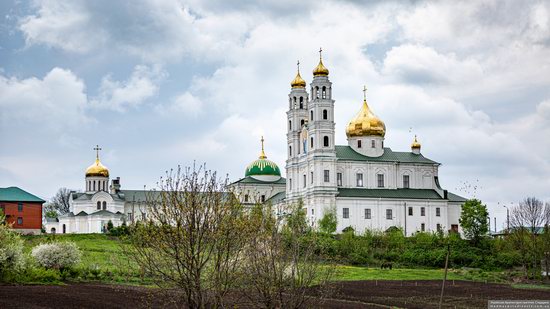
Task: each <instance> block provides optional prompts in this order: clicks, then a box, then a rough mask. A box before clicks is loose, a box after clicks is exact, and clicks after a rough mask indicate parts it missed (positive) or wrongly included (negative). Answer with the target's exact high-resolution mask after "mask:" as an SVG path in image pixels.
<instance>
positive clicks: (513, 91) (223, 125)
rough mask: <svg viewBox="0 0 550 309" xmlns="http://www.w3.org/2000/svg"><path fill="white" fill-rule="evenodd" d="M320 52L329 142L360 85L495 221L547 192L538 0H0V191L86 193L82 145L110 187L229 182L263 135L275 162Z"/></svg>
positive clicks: (547, 29)
mask: <svg viewBox="0 0 550 309" xmlns="http://www.w3.org/2000/svg"><path fill="white" fill-rule="evenodd" d="M320 47H322V48H323V61H324V64H325V65H326V66H327V67H328V69H329V70H330V76H329V78H330V80H331V81H332V82H333V98H334V99H335V100H336V102H335V121H336V143H337V144H340V145H345V144H347V141H346V135H345V126H346V124H347V123H348V122H349V120H350V119H351V118H352V117H353V116H354V115H355V113H356V112H357V111H358V110H359V109H360V107H361V103H362V97H363V92H362V88H363V85H366V86H367V88H368V91H367V100H368V102H369V105H370V107H371V108H372V110H373V111H374V113H375V114H376V115H378V116H379V117H380V118H381V119H382V120H383V121H384V122H385V124H386V140H385V145H386V146H388V147H391V148H392V149H393V150H395V151H409V150H410V144H411V142H412V139H413V136H414V135H415V134H416V135H418V139H419V141H420V142H421V144H422V153H423V154H424V155H425V156H426V157H428V158H430V159H433V160H435V161H437V162H440V163H441V164H442V165H441V166H440V169H439V178H440V183H441V185H442V186H443V187H444V188H446V189H448V190H450V191H452V192H455V193H457V194H460V195H463V196H466V197H477V198H479V199H481V200H482V201H483V202H485V203H486V204H487V205H488V207H489V210H490V212H491V216H492V217H497V220H498V221H497V226H498V227H499V228H501V227H502V225H503V223H504V217H505V209H504V207H503V206H502V205H512V203H514V204H515V205H517V204H518V202H519V201H520V200H522V199H523V198H525V197H528V196H536V197H538V198H540V199H542V200H545V201H550V2H548V1H467V2H466V1H464V2H463V1H430V2H424V1H411V2H406V1H396V2H391V1H324V0H311V1H309V0H304V1H288V0H274V1H269V0H260V1H252V0H241V1H222V0H211V1H204V0H189V1H186V0H142V1H110V0H97V1H79V0H74V1H50V0H37V1H19V0H15V1H14V0H12V1H9V0H8V1H1V2H0V145H1V147H0V187H6V186H18V187H21V188H23V189H24V190H27V191H29V192H31V193H34V194H36V195H38V196H40V197H42V198H45V199H48V198H50V197H51V196H53V195H54V194H55V192H56V191H57V189H58V188H60V187H67V188H71V189H75V190H83V189H84V171H85V169H86V168H87V167H88V166H89V165H90V164H92V163H93V161H94V159H95V152H94V150H93V148H94V147H95V145H96V144H98V145H100V147H101V148H102V149H103V150H102V151H101V153H100V156H101V161H102V163H103V164H104V165H106V166H107V167H108V168H109V170H110V173H111V178H113V177H117V176H118V177H121V184H122V187H123V188H125V189H141V188H143V187H144V186H147V187H148V188H151V187H154V186H155V183H156V181H157V180H158V179H159V177H160V176H162V175H163V174H164V172H165V171H166V170H169V169H170V168H175V167H177V166H178V165H182V166H189V165H192V164H193V163H194V162H197V163H206V165H207V167H208V168H210V169H213V170H216V171H218V173H219V175H221V176H225V175H227V176H228V177H229V179H230V180H237V179H239V178H240V177H242V176H243V175H244V169H245V167H246V166H247V165H248V163H250V162H251V161H253V160H254V159H256V158H257V156H258V155H259V150H260V141H259V140H260V137H261V136H262V135H263V136H265V139H266V145H265V146H266V153H267V156H268V158H269V159H270V160H273V161H274V162H276V163H277V164H278V165H279V167H281V169H282V170H283V171H284V165H285V159H286V114H285V113H286V108H287V106H288V104H287V102H288V101H287V100H288V98H287V95H288V93H289V91H290V81H291V80H292V79H293V78H294V76H295V74H296V61H297V60H299V61H300V63H301V64H300V66H301V72H302V77H304V79H305V80H306V81H307V82H308V83H309V82H311V80H312V73H311V71H312V69H313V68H314V67H315V66H316V64H317V62H318V57H319V54H318V50H319V48H320ZM491 224H493V221H492V220H491Z"/></svg>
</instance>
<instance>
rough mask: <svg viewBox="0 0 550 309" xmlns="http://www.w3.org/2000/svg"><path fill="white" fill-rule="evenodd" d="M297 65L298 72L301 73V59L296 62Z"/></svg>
mask: <svg viewBox="0 0 550 309" xmlns="http://www.w3.org/2000/svg"><path fill="white" fill-rule="evenodd" d="M296 66H297V67H298V74H300V60H298V61H297V62H296Z"/></svg>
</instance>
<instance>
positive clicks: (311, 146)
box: [309, 137, 313, 149]
mask: <svg viewBox="0 0 550 309" xmlns="http://www.w3.org/2000/svg"><path fill="white" fill-rule="evenodd" d="M309 147H310V148H311V149H313V137H312V138H311V144H310V145H309Z"/></svg>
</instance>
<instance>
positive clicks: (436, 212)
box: [435, 207, 441, 217]
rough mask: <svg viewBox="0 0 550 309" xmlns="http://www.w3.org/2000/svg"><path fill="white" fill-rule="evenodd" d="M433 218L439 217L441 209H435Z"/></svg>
mask: <svg viewBox="0 0 550 309" xmlns="http://www.w3.org/2000/svg"><path fill="white" fill-rule="evenodd" d="M435 216H436V217H441V208H439V207H437V208H436V209H435Z"/></svg>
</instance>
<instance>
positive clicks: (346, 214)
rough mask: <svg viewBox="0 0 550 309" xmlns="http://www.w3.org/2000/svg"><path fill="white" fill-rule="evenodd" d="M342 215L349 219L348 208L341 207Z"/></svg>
mask: <svg viewBox="0 0 550 309" xmlns="http://www.w3.org/2000/svg"><path fill="white" fill-rule="evenodd" d="M342 217H343V218H344V219H349V208H342Z"/></svg>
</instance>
